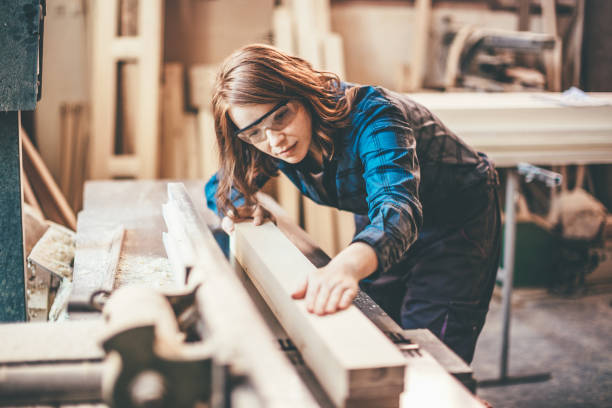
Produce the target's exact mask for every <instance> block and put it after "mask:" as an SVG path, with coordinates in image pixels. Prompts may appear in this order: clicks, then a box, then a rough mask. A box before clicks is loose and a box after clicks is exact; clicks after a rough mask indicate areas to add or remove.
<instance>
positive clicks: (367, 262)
mask: <svg viewBox="0 0 612 408" xmlns="http://www.w3.org/2000/svg"><path fill="white" fill-rule="evenodd" d="M330 263H334V264H341V266H342V269H343V270H344V271H346V273H349V274H350V275H351V276H352V277H353V278H355V280H356V281H360V280H361V279H364V278H366V277H368V276H369V275H371V274H372V273H374V271H376V269H377V268H378V257H377V256H376V251H374V249H373V248H372V247H371V246H370V245H368V244H366V243H364V242H353V243H352V244H350V245H349V246H348V247H346V248H344V249H343V250H342V251H341V252H340V253H339V254H338V255H336V256H335V257H334V258H333V259H332V261H331V262H330Z"/></svg>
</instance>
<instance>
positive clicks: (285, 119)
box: [238, 101, 298, 143]
mask: <svg viewBox="0 0 612 408" xmlns="http://www.w3.org/2000/svg"><path fill="white" fill-rule="evenodd" d="M297 112H298V106H297V103H296V102H294V101H290V102H288V103H287V104H286V105H283V106H281V107H280V108H278V109H277V110H276V111H275V112H274V113H273V114H271V115H270V116H268V117H267V118H265V119H264V120H263V121H262V122H261V123H260V124H259V125H257V126H254V127H252V128H250V129H247V130H244V131H242V132H240V133H238V137H239V138H240V139H242V140H244V141H245V142H248V143H261V142H263V141H264V140H266V137H267V136H266V129H270V130H273V131H275V132H278V131H281V130H283V129H284V128H286V127H287V126H289V125H290V124H291V122H293V120H294V119H295V117H296V116H297Z"/></svg>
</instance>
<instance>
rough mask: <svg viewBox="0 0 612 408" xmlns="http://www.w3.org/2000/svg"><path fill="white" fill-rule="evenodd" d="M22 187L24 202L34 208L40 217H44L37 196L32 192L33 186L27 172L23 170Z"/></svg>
mask: <svg viewBox="0 0 612 408" xmlns="http://www.w3.org/2000/svg"><path fill="white" fill-rule="evenodd" d="M21 186H22V189H23V201H24V203H25V204H29V205H31V206H32V209H33V210H34V211H35V212H36V213H38V214H39V215H40V217H42V216H43V212H42V209H41V208H40V204H38V199H36V195H35V194H34V190H32V185H31V184H30V181H29V180H28V178H27V177H26V174H25V172H24V171H23V169H21Z"/></svg>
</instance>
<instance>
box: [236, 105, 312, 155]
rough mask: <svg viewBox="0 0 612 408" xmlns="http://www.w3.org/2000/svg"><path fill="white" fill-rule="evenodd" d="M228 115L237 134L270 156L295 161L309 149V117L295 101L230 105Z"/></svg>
mask: <svg viewBox="0 0 612 408" xmlns="http://www.w3.org/2000/svg"><path fill="white" fill-rule="evenodd" d="M229 115H230V118H231V119H232V121H233V122H234V124H235V125H236V127H237V128H238V129H240V130H239V131H237V136H238V137H240V139H242V140H243V141H245V142H247V143H251V144H252V145H253V146H255V147H256V148H257V149H259V150H261V151H262V152H264V153H266V154H269V155H270V156H273V157H276V158H278V159H281V160H284V161H286V162H287V163H292V164H295V163H299V162H300V161H302V160H303V159H304V157H306V155H307V154H308V151H309V150H310V147H311V142H312V121H311V118H310V115H309V114H308V112H307V111H306V109H305V108H304V106H303V105H302V104H301V103H300V102H298V101H294V100H291V101H288V102H286V101H283V102H280V103H278V104H274V103H271V104H263V105H259V104H252V105H234V106H231V107H230V109H229Z"/></svg>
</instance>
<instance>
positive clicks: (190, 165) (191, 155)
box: [182, 113, 216, 180]
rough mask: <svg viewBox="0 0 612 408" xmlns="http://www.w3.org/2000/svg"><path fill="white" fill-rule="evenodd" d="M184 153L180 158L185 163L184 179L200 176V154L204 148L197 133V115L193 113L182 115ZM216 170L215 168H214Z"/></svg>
mask: <svg viewBox="0 0 612 408" xmlns="http://www.w3.org/2000/svg"><path fill="white" fill-rule="evenodd" d="M183 122H184V138H185V155H184V156H183V158H182V160H183V162H184V163H185V164H186V167H187V169H186V172H185V178H186V179H191V180H192V179H196V178H199V177H200V170H201V168H202V161H203V160H202V155H201V153H202V152H203V151H204V149H203V148H202V147H201V146H200V145H201V142H200V134H199V133H198V130H199V129H198V117H197V115H195V114H193V113H187V114H185V115H184V116H183ZM215 170H216V169H215Z"/></svg>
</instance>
